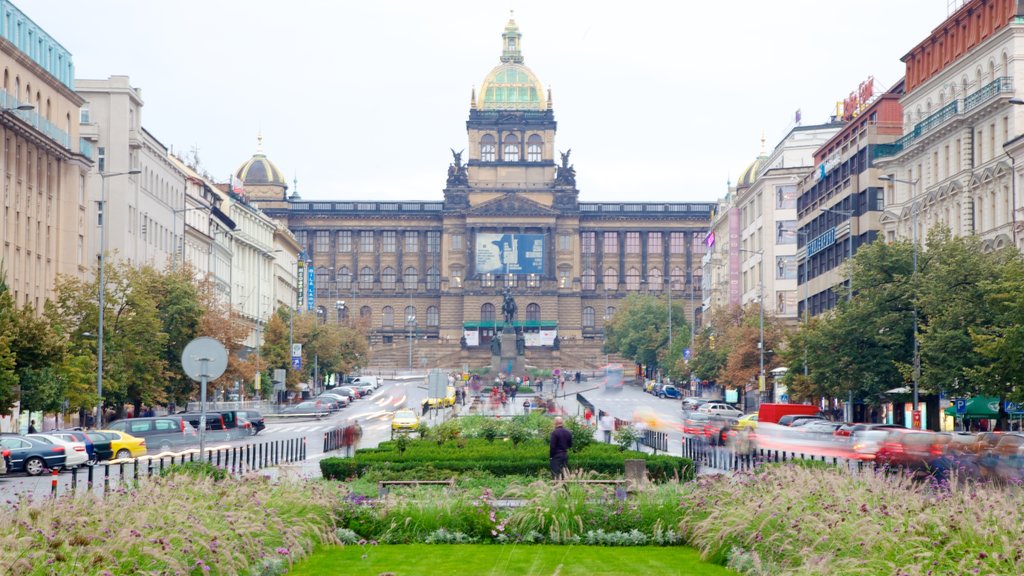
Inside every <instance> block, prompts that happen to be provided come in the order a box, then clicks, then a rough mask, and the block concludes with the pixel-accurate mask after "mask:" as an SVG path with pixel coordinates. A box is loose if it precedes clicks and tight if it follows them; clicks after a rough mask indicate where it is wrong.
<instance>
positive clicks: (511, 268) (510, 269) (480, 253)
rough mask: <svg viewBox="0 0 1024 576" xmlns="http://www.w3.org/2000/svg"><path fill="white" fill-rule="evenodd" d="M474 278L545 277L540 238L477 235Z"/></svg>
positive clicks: (535, 236)
mask: <svg viewBox="0 0 1024 576" xmlns="http://www.w3.org/2000/svg"><path fill="white" fill-rule="evenodd" d="M476 273H477V274H538V275H543V274H544V235H543V234H477V236H476Z"/></svg>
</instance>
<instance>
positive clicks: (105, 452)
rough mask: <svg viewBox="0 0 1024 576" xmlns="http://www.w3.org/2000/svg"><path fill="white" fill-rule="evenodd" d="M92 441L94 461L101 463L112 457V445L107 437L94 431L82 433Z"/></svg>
mask: <svg viewBox="0 0 1024 576" xmlns="http://www.w3.org/2000/svg"><path fill="white" fill-rule="evenodd" d="M83 434H85V435H86V436H88V437H89V440H91V441H92V446H93V450H95V452H96V461H97V462H102V461H104V460H110V459H112V458H113V457H114V445H113V442H112V440H111V438H110V436H109V435H107V434H104V433H102V432H97V431H95V430H88V431H86V432H83Z"/></svg>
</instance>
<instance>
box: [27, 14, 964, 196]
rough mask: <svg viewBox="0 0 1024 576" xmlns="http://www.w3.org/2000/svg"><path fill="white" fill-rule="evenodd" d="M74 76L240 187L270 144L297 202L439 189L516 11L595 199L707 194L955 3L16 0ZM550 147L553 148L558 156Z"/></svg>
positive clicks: (892, 68)
mask: <svg viewBox="0 0 1024 576" xmlns="http://www.w3.org/2000/svg"><path fill="white" fill-rule="evenodd" d="M15 3H16V5H17V6H18V7H19V8H21V9H22V11H24V12H25V13H26V14H28V16H29V17H31V18H32V19H33V20H35V21H36V23H38V24H39V25H40V26H42V27H43V28H44V29H45V30H46V31H47V32H48V33H50V34H51V35H52V36H53V37H54V38H56V39H57V41H59V42H60V43H61V44H63V45H64V46H65V48H67V49H68V50H70V51H71V53H72V55H73V58H74V63H75V68H76V77H77V78H90V79H94V78H107V77H108V76H111V75H128V76H129V77H130V78H131V83H132V85H134V86H135V87H138V88H141V89H142V95H143V99H144V101H145V108H144V110H143V113H142V123H143V125H144V126H145V128H146V129H147V130H149V131H150V132H151V133H152V134H153V135H154V136H156V137H157V139H159V140H160V141H161V142H163V143H164V144H165V145H168V146H171V147H173V149H174V151H175V152H178V153H179V154H184V153H187V152H188V151H189V150H190V149H192V148H193V147H196V148H198V151H199V158H200V161H201V164H202V166H203V167H204V168H205V169H206V170H207V171H208V172H210V173H211V174H212V175H213V176H214V177H215V178H216V179H217V180H218V181H223V180H226V178H227V176H228V175H229V174H230V173H232V172H234V171H235V170H236V169H237V168H238V167H239V166H240V165H241V164H242V163H243V162H244V161H246V160H247V159H248V158H249V157H250V156H251V155H252V154H253V153H254V152H255V151H256V137H257V134H258V133H259V132H260V131H261V130H262V133H263V138H264V140H263V147H264V151H265V153H266V154H267V156H268V157H269V158H270V159H271V160H272V161H273V162H274V163H275V164H276V165H277V166H278V168H280V169H281V170H282V171H283V172H284V173H285V174H286V175H287V177H288V180H289V182H290V181H291V180H292V178H294V177H297V178H298V190H299V193H300V194H301V195H302V197H303V198H317V199H332V200H333V199H416V200H436V199H440V198H441V197H442V192H441V191H442V189H443V188H444V185H445V179H446V175H447V167H448V164H449V163H450V162H451V152H450V151H449V148H454V149H455V150H460V149H463V148H466V147H467V136H466V124H465V123H466V120H467V118H468V115H469V101H470V91H471V90H472V89H473V87H474V86H475V87H479V86H480V83H481V82H482V81H483V79H484V77H485V76H486V75H487V73H488V72H489V71H490V70H491V69H492V68H493V67H494V66H496V65H497V64H498V63H499V61H498V57H499V56H500V54H501V33H502V30H503V29H504V27H505V24H506V22H507V21H508V18H509V9H513V10H514V11H515V13H514V17H515V20H516V22H517V23H518V25H519V28H520V31H521V32H522V35H523V36H522V52H523V55H524V57H525V64H526V65H527V66H528V67H530V68H531V69H532V70H533V71H534V73H535V74H536V75H537V76H538V78H539V79H540V81H541V82H542V83H543V84H544V85H545V86H550V87H551V89H552V92H553V101H554V111H555V119H556V120H557V121H558V134H557V140H556V145H555V147H556V149H557V150H566V149H569V148H571V149H572V163H573V164H574V165H575V168H576V173H577V185H578V187H579V190H580V199H581V200H583V201H605V200H610V201H622V200H647V201H650V200H662V201H702V200H714V199H716V198H718V197H720V196H722V195H724V193H725V191H726V182H727V181H733V182H735V180H736V178H737V175H738V174H739V173H740V172H741V171H742V170H743V169H744V168H745V167H746V166H747V165H748V164H749V163H750V162H751V161H752V160H753V159H754V157H756V156H757V155H758V153H759V152H760V150H761V135H762V133H763V134H764V135H765V137H766V139H767V147H768V148H769V149H770V148H771V147H773V146H774V145H775V144H776V143H777V142H778V141H779V140H780V139H781V138H782V137H783V136H784V135H785V134H786V133H787V132H788V131H789V130H790V129H791V128H792V127H793V120H794V113H795V112H796V110H798V109H799V110H802V117H803V124H804V125H808V124H816V123H823V122H826V121H828V118H829V115H830V114H832V113H834V109H835V102H836V101H838V100H842V99H843V98H844V97H845V96H846V95H847V94H848V93H849V92H850V91H852V90H854V89H856V87H857V85H858V84H859V83H860V82H862V81H863V80H865V79H866V78H867V77H868V76H870V75H873V76H874V77H875V79H876V91H882V90H884V89H886V88H888V87H889V86H891V85H892V84H894V83H895V82H896V81H897V80H899V79H900V78H901V77H902V75H903V72H904V65H903V63H902V62H901V61H900V57H902V56H903V55H904V54H906V53H907V52H908V51H909V50H910V49H911V48H913V47H914V46H915V45H916V44H918V43H919V42H921V41H922V40H924V39H925V37H926V36H927V34H928V33H929V32H930V31H931V30H932V29H934V28H935V27H937V26H938V25H939V24H940V23H941V22H942V21H943V20H944V19H945V17H946V15H947V4H948V3H949V2H948V0H898V1H895V0H861V1H860V2H839V1H835V0H777V1H775V2H765V1H757V0H731V1H713V2H667V1H633V2H604V1H594V0H590V1H557V2H554V1H551V0H545V1H522V0H519V1H512V2H507V3H498V2H479V1H458V2H454V1H453V2H442V1H436V2H422V1H412V0H409V1H397V0H368V1H359V2H356V1H352V2H350V1H344V2H341V1H338V2H328V1H321V2H314V1H311V0H289V1H280V0H277V1H269V0H248V1H244V2H242V1H226V0H220V1H215V0H178V1H173V2H172V1H166V0H149V1H145V2H142V1H127V0H122V1H113V0H89V1H82V0H15ZM556 159H557V156H556Z"/></svg>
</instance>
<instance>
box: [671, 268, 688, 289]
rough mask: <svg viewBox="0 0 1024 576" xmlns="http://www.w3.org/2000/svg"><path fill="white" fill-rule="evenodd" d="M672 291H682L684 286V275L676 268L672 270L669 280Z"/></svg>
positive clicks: (681, 270) (680, 269)
mask: <svg viewBox="0 0 1024 576" xmlns="http://www.w3.org/2000/svg"><path fill="white" fill-rule="evenodd" d="M670 284H671V285H672V289H673V290H682V289H683V285H684V284H686V275H685V274H683V269H682V268H680V267H678V266H676V267H675V268H673V269H672V276H671V280H670Z"/></svg>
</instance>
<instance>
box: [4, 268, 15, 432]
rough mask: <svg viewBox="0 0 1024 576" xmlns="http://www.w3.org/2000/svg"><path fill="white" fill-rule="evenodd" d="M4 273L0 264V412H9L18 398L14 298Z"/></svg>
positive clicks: (5, 413)
mask: <svg viewBox="0 0 1024 576" xmlns="http://www.w3.org/2000/svg"><path fill="white" fill-rule="evenodd" d="M5 278H6V273H5V272H4V270H3V267H2V266H0V414H3V415H7V414H10V413H11V408H12V407H13V406H14V403H15V401H17V398H18V374H17V372H16V371H15V357H14V351H13V350H12V349H11V346H12V344H13V342H14V340H15V339H16V338H17V324H16V320H15V310H14V299H13V298H11V293H10V291H9V290H8V289H7V282H6V281H5V280H4V279H5Z"/></svg>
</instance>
